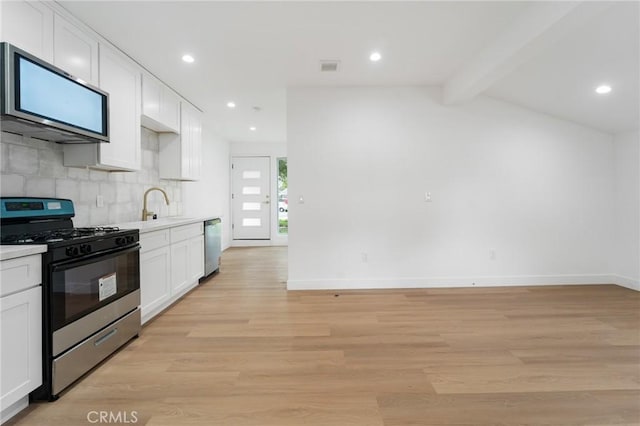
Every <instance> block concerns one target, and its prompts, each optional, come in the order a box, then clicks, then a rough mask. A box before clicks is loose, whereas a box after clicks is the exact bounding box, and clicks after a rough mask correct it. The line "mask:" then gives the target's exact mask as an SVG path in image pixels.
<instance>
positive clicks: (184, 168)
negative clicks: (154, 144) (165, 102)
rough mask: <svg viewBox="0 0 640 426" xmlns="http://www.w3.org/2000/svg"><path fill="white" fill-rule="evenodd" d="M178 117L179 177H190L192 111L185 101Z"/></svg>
mask: <svg viewBox="0 0 640 426" xmlns="http://www.w3.org/2000/svg"><path fill="white" fill-rule="evenodd" d="M181 110H182V116H181V119H180V177H181V178H183V179H191V138H192V136H191V134H192V131H193V126H192V121H193V112H192V111H191V107H190V106H189V105H187V104H186V103H184V102H183V103H182V106H181Z"/></svg>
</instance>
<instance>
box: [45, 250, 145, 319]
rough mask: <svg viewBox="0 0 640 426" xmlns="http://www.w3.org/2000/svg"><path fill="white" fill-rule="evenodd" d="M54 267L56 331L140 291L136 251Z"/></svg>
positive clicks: (52, 312)
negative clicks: (137, 290)
mask: <svg viewBox="0 0 640 426" xmlns="http://www.w3.org/2000/svg"><path fill="white" fill-rule="evenodd" d="M82 263H84V262H81V264H80V266H74V265H73V264H70V265H65V266H64V268H54V269H53V270H54V272H53V273H52V285H51V290H52V294H51V316H52V323H53V324H52V325H53V330H57V329H59V328H61V327H63V326H65V325H67V324H69V323H71V322H73V321H75V320H76V319H78V318H81V317H82V316H84V315H86V314H88V313H91V312H92V311H94V310H96V309H99V308H101V307H102V306H104V305H107V304H109V303H110V302H112V301H114V300H116V299H118V298H120V297H122V296H124V295H126V294H128V293H131V292H132V291H134V290H136V289H138V288H140V266H139V252H138V251H137V250H134V251H127V252H126V253H122V254H119V255H112V256H108V257H107V256H100V257H98V258H96V259H95V261H93V262H91V263H88V264H82Z"/></svg>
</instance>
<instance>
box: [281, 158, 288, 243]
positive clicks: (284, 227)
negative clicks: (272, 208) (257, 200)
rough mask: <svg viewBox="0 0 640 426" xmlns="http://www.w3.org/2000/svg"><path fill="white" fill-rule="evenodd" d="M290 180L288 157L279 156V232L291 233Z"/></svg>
mask: <svg viewBox="0 0 640 426" xmlns="http://www.w3.org/2000/svg"><path fill="white" fill-rule="evenodd" d="M288 187H289V180H288V179H287V159H286V158H278V233H279V234H283V235H286V234H288V233H289V195H288Z"/></svg>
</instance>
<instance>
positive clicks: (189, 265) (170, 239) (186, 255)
mask: <svg viewBox="0 0 640 426" xmlns="http://www.w3.org/2000/svg"><path fill="white" fill-rule="evenodd" d="M203 231H204V229H203V223H201V222H199V223H196V224H191V225H180V226H176V227H173V228H170V229H165V230H160V231H152V232H146V233H142V234H140V245H141V252H140V292H141V304H142V323H143V324H144V323H145V322H147V321H149V320H150V319H151V318H153V317H154V316H156V315H157V314H158V313H160V312H161V311H162V310H163V309H165V308H166V307H168V306H169V305H171V304H172V303H173V302H175V301H176V300H177V299H178V298H179V297H181V296H182V295H184V294H185V293H186V292H187V291H188V290H190V289H192V288H193V287H195V286H196V285H197V284H198V280H199V279H200V278H201V277H202V276H203V275H204V235H203Z"/></svg>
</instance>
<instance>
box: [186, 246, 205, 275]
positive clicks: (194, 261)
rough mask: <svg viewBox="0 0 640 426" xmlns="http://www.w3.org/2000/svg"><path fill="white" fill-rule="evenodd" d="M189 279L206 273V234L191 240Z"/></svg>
mask: <svg viewBox="0 0 640 426" xmlns="http://www.w3.org/2000/svg"><path fill="white" fill-rule="evenodd" d="M188 264H189V281H196V280H199V279H200V278H202V276H203V275H204V235H200V236H198V237H195V238H191V239H190V240H189V262H188Z"/></svg>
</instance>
